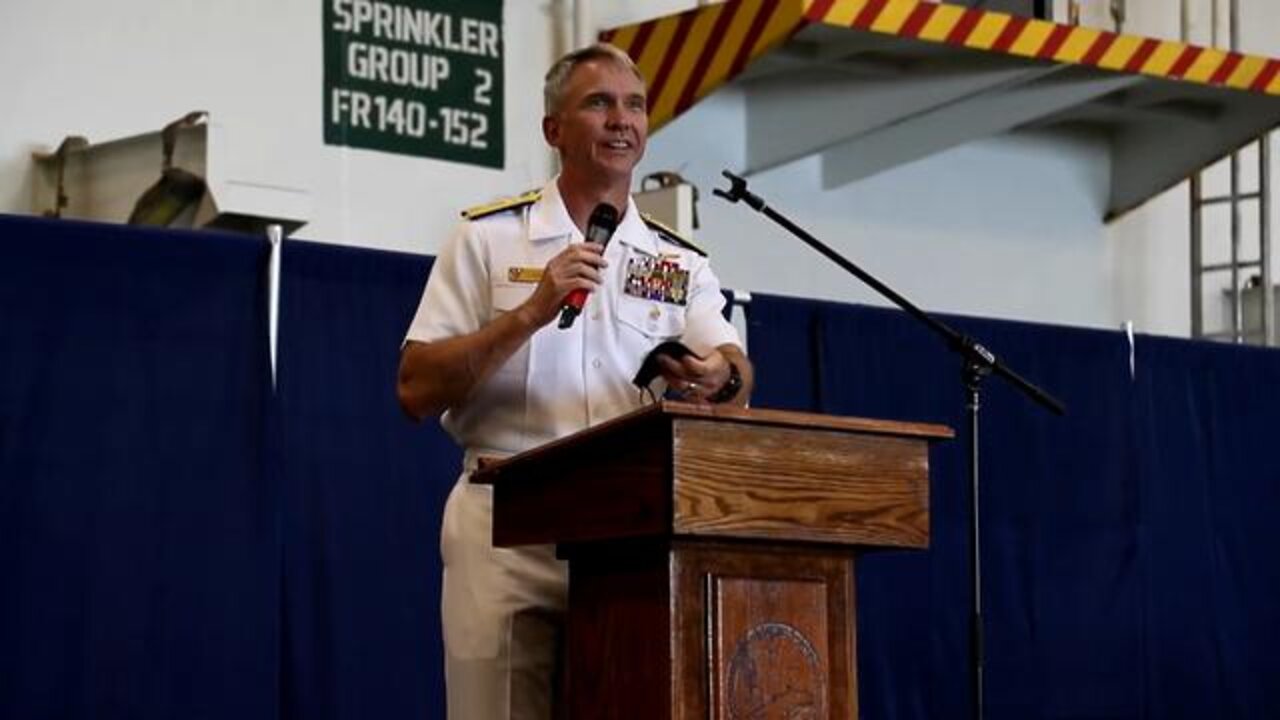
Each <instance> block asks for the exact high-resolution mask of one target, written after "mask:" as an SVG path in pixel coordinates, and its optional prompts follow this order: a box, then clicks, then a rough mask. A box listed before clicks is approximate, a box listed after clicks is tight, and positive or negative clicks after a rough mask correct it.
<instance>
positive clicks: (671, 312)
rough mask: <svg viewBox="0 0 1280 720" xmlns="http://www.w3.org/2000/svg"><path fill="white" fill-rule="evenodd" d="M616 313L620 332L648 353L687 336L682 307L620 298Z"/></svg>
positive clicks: (639, 299)
mask: <svg viewBox="0 0 1280 720" xmlns="http://www.w3.org/2000/svg"><path fill="white" fill-rule="evenodd" d="M616 312H617V315H618V323H619V325H620V326H621V327H620V332H621V333H623V335H624V336H625V339H628V340H630V341H631V342H635V343H636V344H637V345H638V346H639V349H641V350H642V351H643V352H645V353H647V352H649V350H650V349H652V348H653V347H654V346H655V345H657V344H658V343H660V342H662V341H663V340H671V339H673V338H678V337H680V336H681V335H683V334H684V308H683V307H680V306H679V305H675V304H672V303H664V302H660V301H658V300H648V299H645V298H638V297H634V296H631V295H619V296H618V304H617V307H616Z"/></svg>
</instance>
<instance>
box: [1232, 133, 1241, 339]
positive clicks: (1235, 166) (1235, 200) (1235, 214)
mask: <svg viewBox="0 0 1280 720" xmlns="http://www.w3.org/2000/svg"><path fill="white" fill-rule="evenodd" d="M1231 339H1232V341H1233V342H1236V343H1242V342H1244V288H1243V287H1241V282H1240V153H1239V152H1232V153H1231Z"/></svg>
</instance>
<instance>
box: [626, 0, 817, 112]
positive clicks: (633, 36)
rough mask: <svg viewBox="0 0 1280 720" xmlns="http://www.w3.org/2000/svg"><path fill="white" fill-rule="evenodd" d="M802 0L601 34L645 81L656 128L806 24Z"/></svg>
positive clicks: (742, 1)
mask: <svg viewBox="0 0 1280 720" xmlns="http://www.w3.org/2000/svg"><path fill="white" fill-rule="evenodd" d="M808 5H809V3H808V2H805V0H729V2H726V3H723V4H720V5H709V6H706V7H702V8H698V9H696V10H690V11H688V12H684V13H680V14H679V15H668V16H666V17H662V18H658V19H657V20H650V21H648V22H642V23H637V24H635V25H627V26H625V27H621V28H617V29H616V30H609V31H606V32H604V33H601V35H600V39H601V40H603V41H604V42H607V43H612V44H614V45H616V46H618V47H619V48H621V49H622V50H624V51H625V52H626V53H627V54H628V55H630V56H631V58H632V59H633V60H635V62H636V65H638V66H639V67H640V72H641V74H643V75H644V77H645V79H646V80H647V81H648V82H649V127H650V129H657V128H659V127H661V126H663V125H665V124H667V123H668V122H670V121H671V120H672V118H674V117H676V116H677V115H679V114H680V113H683V112H684V111H685V110H687V109H688V108H689V106H691V105H693V104H694V103H695V102H697V101H698V100H701V99H702V98H704V97H706V96H707V95H708V94H709V93H711V92H712V91H713V90H715V89H716V88H718V87H720V86H721V85H723V84H725V83H727V82H728V81H730V80H732V79H733V78H734V77H736V76H737V75H738V74H739V73H741V72H742V70H743V68H745V67H746V66H747V64H748V63H750V62H751V61H752V60H754V59H756V58H757V57H759V56H761V55H763V54H764V53H766V52H768V51H770V50H772V49H773V48H774V47H776V46H778V45H780V44H782V43H783V42H784V41H785V40H786V39H787V38H789V37H791V35H792V34H793V33H795V32H796V31H797V30H799V29H800V28H802V27H804V26H805V25H807V24H808V22H809V21H808V20H806V19H805V15H804V13H805V10H806V9H807V8H808Z"/></svg>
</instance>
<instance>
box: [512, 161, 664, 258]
mask: <svg viewBox="0 0 1280 720" xmlns="http://www.w3.org/2000/svg"><path fill="white" fill-rule="evenodd" d="M558 180H559V176H556V177H554V178H552V179H551V181H550V182H548V183H547V184H546V185H544V186H543V187H542V193H541V195H540V196H539V197H538V201H537V202H535V203H534V204H533V207H531V208H530V209H529V239H530V240H531V241H533V242H538V241H542V240H555V239H558V238H563V237H566V236H569V237H573V236H577V237H581V235H582V233H581V232H579V231H578V228H577V226H576V225H574V224H573V218H571V217H570V216H569V209H568V208H566V207H565V205H564V198H562V197H561V196H560V188H559V186H558V185H557V184H556V183H557V181H558ZM613 237H614V239H616V240H618V241H619V242H621V243H623V244H624V245H630V246H632V247H634V248H636V249H637V250H641V251H643V252H646V253H648V254H650V255H657V254H658V239H657V237H656V236H655V235H654V234H653V232H652V231H650V230H649V226H648V225H645V222H644V219H643V218H641V217H640V208H638V207H636V201H635V200H634V199H632V198H631V196H627V211H626V213H624V214H623V216H622V222H621V223H619V224H618V229H617V230H616V231H615V232H614V234H613Z"/></svg>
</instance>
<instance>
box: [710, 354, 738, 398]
mask: <svg viewBox="0 0 1280 720" xmlns="http://www.w3.org/2000/svg"><path fill="white" fill-rule="evenodd" d="M741 389H742V372H741V371H739V370H738V366H737V365H735V364H733V362H732V361H730V362H729V379H728V380H725V381H724V385H721V386H720V389H719V390H717V391H716V392H715V394H714V395H710V396H708V397H707V401H708V402H712V403H723V402H729V401H730V400H732V399H734V398H735V397H737V396H738V391H739V390H741Z"/></svg>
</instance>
